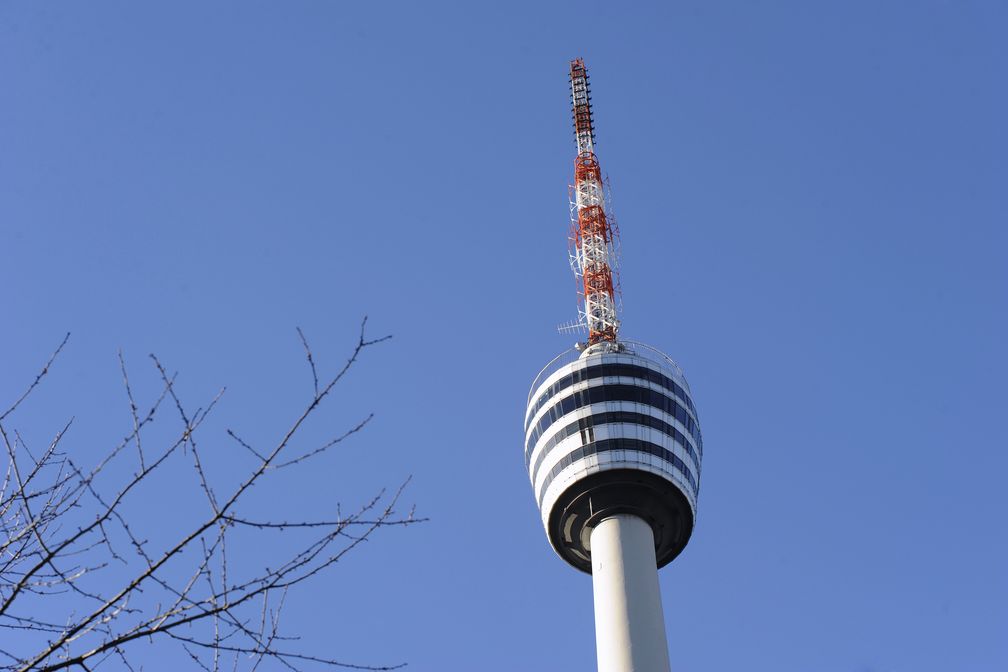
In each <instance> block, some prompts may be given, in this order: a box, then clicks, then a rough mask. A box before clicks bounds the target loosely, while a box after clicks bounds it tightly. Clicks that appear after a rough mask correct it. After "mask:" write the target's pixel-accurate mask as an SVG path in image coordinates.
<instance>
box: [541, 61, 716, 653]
mask: <svg viewBox="0 0 1008 672" xmlns="http://www.w3.org/2000/svg"><path fill="white" fill-rule="evenodd" d="M571 97H572V101H573V113H574V131H575V136H576V138H577V143H578V155H577V158H576V159H575V171H574V172H575V185H574V187H573V188H572V192H573V194H574V202H573V203H572V224H573V226H572V235H571V243H572V251H571V261H572V266H573V267H574V271H575V274H576V276H577V277H578V279H579V294H580V297H581V299H580V306H579V314H580V321H579V326H582V327H583V328H584V329H585V330H586V331H587V333H588V338H587V341H586V342H583V343H578V344H577V346H576V347H575V348H573V349H571V350H568V351H566V352H564V353H561V354H560V355H558V356H557V357H556V358H554V359H553V361H551V362H550V363H549V364H547V365H546V367H545V368H543V370H542V371H541V372H540V373H539V375H538V376H537V377H536V378H535V380H534V382H533V384H532V389H531V391H530V392H529V396H528V405H527V408H526V412H525V465H526V467H527V468H528V473H529V479H530V480H531V482H532V489H533V493H534V496H535V499H536V503H537V504H538V506H539V510H540V513H541V515H542V522H543V526H544V527H545V528H546V535H547V537H548V538H549V541H550V544H551V545H552V546H553V549H554V550H555V551H556V552H557V554H558V555H559V556H560V557H561V558H563V559H564V560H565V561H566V562H567V563H568V564H570V565H572V566H573V567H575V568H577V569H579V570H581V571H583V572H587V573H589V574H591V575H592V584H593V589H594V598H595V600H594V603H595V635H596V649H597V654H598V667H599V672H631V671H633V672H666V671H667V670H669V657H668V643H667V641H666V637H665V623H664V616H663V614H662V604H661V594H660V591H659V586H658V569H659V568H661V567H664V566H665V565H667V564H668V563H670V562H671V561H672V560H673V559H675V557H676V556H678V555H679V553H681V552H682V550H683V549H684V548H685V547H686V543H687V542H688V541H689V538H690V535H691V533H692V531H693V524H694V521H695V519H696V511H697V495H698V492H699V486H700V463H701V458H702V457H703V440H702V437H701V434H700V424H699V421H698V420H697V412H696V407H695V406H694V405H693V399H692V396H691V394H690V388H689V384H688V383H687V382H686V378H685V376H684V375H683V372H682V369H680V368H679V366H678V365H677V364H676V363H675V362H674V361H673V360H672V359H671V358H670V357H668V356H667V355H665V354H664V353H662V352H661V351H659V350H657V349H655V348H653V347H651V346H649V345H645V344H643V343H638V342H634V341H627V340H622V339H620V338H619V326H620V324H619V320H618V319H617V314H616V306H617V302H616V291H615V288H616V286H617V283H616V281H615V280H614V276H615V270H614V269H615V268H616V259H615V249H616V245H615V243H614V239H615V232H614V229H613V227H612V226H611V224H610V222H611V221H612V217H611V215H610V214H609V213H608V212H607V210H606V204H605V199H604V193H603V182H602V179H601V173H600V170H599V167H598V160H597V159H596V157H595V153H594V141H595V133H594V127H593V125H592V119H591V99H590V95H589V87H588V74H587V71H586V69H585V65H584V62H583V61H582V60H581V59H577V60H574V61H572V62H571Z"/></svg>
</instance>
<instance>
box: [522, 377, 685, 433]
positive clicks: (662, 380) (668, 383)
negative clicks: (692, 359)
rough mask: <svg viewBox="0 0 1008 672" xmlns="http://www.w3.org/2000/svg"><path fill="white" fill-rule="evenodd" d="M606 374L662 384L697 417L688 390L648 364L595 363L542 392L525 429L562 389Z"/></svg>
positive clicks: (528, 413) (527, 418)
mask: <svg viewBox="0 0 1008 672" xmlns="http://www.w3.org/2000/svg"><path fill="white" fill-rule="evenodd" d="M604 376H627V377H630V378H640V379H641V380H646V381H648V382H651V383H655V384H656V385H660V386H662V387H664V388H665V389H666V390H668V391H669V392H671V393H672V394H674V395H676V396H677V397H679V398H680V399H682V400H683V401H685V402H686V407H687V408H688V409H689V410H690V412H691V413H693V416H694V417H696V414H697V412H696V409H695V408H694V407H693V400H692V399H691V398H690V395H688V394H686V390H684V389H683V388H682V386H681V385H679V383H677V382H675V381H674V380H672V379H671V378H669V377H668V376H666V375H664V374H663V373H660V372H658V371H655V370H654V369H649V368H648V367H646V366H637V365H636V364H595V365H593V366H588V367H585V368H583V369H577V370H575V371H572V372H570V373H568V374H567V375H566V376H564V377H563V378H561V379H560V380H558V381H556V382H555V383H553V384H552V385H550V386H549V389H547V390H546V391H545V392H543V393H542V394H540V395H539V398H538V399H536V401H535V403H534V404H532V406H531V407H530V408H529V410H528V412H527V413H526V415H525V430H526V431H528V423H529V422H530V421H531V419H532V418H534V417H535V414H536V412H537V411H538V410H539V409H540V408H542V407H543V404H545V403H546V402H547V401H549V400H550V399H551V398H553V397H555V396H556V395H557V394H559V393H560V392H561V391H563V390H565V389H567V388H568V387H570V386H571V385H575V384H577V383H580V382H583V381H586V380H592V379H594V378H602V377H604Z"/></svg>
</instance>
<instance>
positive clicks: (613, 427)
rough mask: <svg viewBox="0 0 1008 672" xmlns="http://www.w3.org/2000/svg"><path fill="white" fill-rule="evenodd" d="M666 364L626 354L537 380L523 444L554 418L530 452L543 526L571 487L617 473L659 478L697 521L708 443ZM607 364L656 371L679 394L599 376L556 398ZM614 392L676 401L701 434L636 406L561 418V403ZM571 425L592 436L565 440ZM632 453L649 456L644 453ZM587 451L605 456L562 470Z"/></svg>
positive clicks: (599, 355) (579, 409)
mask: <svg viewBox="0 0 1008 672" xmlns="http://www.w3.org/2000/svg"><path fill="white" fill-rule="evenodd" d="M643 347H647V346H643ZM649 350H650V349H649ZM638 352H640V351H638ZM655 352H657V351H655ZM660 354H661V353H659V355H660ZM662 357H663V355H662V356H655V355H654V354H653V353H652V352H647V353H646V355H642V354H638V353H635V352H625V351H624V352H594V353H590V354H589V353H585V354H584V355H582V357H581V358H578V359H576V360H575V361H568V362H567V363H564V364H562V365H559V366H557V367H556V368H555V370H553V371H549V372H548V371H547V369H549V368H550V365H548V366H547V369H544V370H543V372H542V373H541V374H540V375H539V377H538V378H537V382H538V383H539V384H538V385H537V386H536V387H534V388H533V390H532V391H531V392H530V394H529V403H528V408H527V410H526V414H525V420H526V431H525V439H526V443H528V442H529V439H530V437H532V436H533V433H534V432H535V431H536V428H537V426H538V425H539V423H540V421H543V418H545V416H547V415H548V414H551V413H552V416H551V419H550V420H546V421H544V424H546V427H545V429H543V430H542V431H541V433H540V434H539V436H537V437H536V438H535V441H534V442H533V444H532V447H531V451H530V453H529V452H527V459H528V460H529V463H528V469H529V479H530V481H531V482H532V486H533V492H534V494H535V497H536V501H537V503H539V504H540V512H541V514H542V517H543V523H544V524H546V523H547V522H548V520H549V516H550V511H551V509H552V507H553V505H554V504H555V503H556V500H557V498H558V497H559V496H560V495H561V494H562V493H563V491H564V490H566V489H567V487H569V486H570V485H571V484H572V483H574V482H576V481H579V480H581V479H582V478H585V477H587V476H590V475H592V474H596V473H600V472H603V471H607V470H612V469H637V470H640V471H646V472H650V473H653V474H656V475H658V476H661V477H662V478H664V479H665V480H667V481H669V482H670V483H672V484H674V485H675V487H676V488H678V489H679V490H681V491H682V493H683V494H684V495H685V497H686V499H687V501H688V502H689V505H690V507H691V508H692V510H693V513H694V515H695V514H696V506H697V495H698V492H699V483H700V462H701V459H702V450H703V442H702V440H697V439H700V438H701V437H700V429H699V427H700V425H699V422H698V419H697V417H696V413H695V410H694V407H693V402H692V399H691V398H689V397H690V393H689V385H688V384H687V383H686V379H685V377H684V376H683V374H682V371H681V369H679V367H678V366H677V365H676V364H675V363H674V362H672V361H671V360H668V362H664V361H662ZM558 359H560V358H558ZM554 361H556V360H554ZM551 364H552V363H551ZM603 364H627V365H632V366H636V367H643V368H645V369H648V370H651V371H655V372H657V373H660V374H662V375H663V376H666V377H667V378H668V379H671V380H672V381H675V382H676V383H677V385H678V387H679V390H678V391H679V393H674V392H673V391H672V390H670V389H669V387H667V386H665V385H664V384H662V383H657V382H655V381H653V380H647V379H644V378H642V377H639V376H638V375H616V376H606V375H601V376H598V377H593V378H590V379H588V380H578V381H577V382H573V383H571V384H568V385H566V386H565V387H561V388H560V389H559V390H558V391H556V392H555V393H551V390H552V389H554V385H555V384H557V385H562V384H563V382H564V381H568V380H573V379H576V376H574V377H572V378H571V379H568V378H567V377H568V376H569V375H571V374H575V372H578V371H581V370H584V369H588V368H589V367H596V366H598V365H603ZM543 374H546V375H543ZM579 375H583V374H579ZM666 382H667V381H666ZM613 385H621V386H630V387H633V388H640V389H642V390H650V391H652V392H653V393H658V394H660V395H662V396H663V397H668V398H670V399H672V400H673V401H674V402H675V403H676V405H677V406H682V407H683V410H684V414H685V416H686V417H687V418H688V421H689V422H692V423H693V425H694V427H695V428H696V437H694V436H693V434H692V433H691V432H690V431H689V428H688V427H687V426H686V424H685V423H684V422H682V421H681V419H680V418H677V417H676V416H675V415H674V414H671V413H669V412H667V411H666V410H664V409H662V408H657V407H655V406H652V405H650V404H648V403H641V402H638V401H626V400H617V401H602V402H593V403H586V404H583V405H580V406H578V405H577V403H574V404H573V406H574V407H573V408H571V409H570V410H569V411H568V412H566V413H563V412H560V411H557V410H555V409H556V408H558V404H560V402H562V400H564V399H567V398H569V397H572V396H575V395H577V393H578V392H582V391H584V390H589V389H593V388H599V387H606V386H613ZM571 403H572V402H567V403H566V404H564V405H566V406H568V407H569V406H570V405H571ZM666 403H667V402H666ZM533 409H534V412H533ZM638 415H639V416H641V417H642V418H643V419H642V421H641V422H631V421H626V420H619V421H608V420H607V421H605V422H601V423H598V422H597V421H598V420H599V419H606V418H613V417H616V418H625V417H628V416H629V417H637V416H638ZM652 419H653V420H652ZM645 421H646V423H647V424H645ZM572 423H577V424H578V425H579V427H580V426H581V425H582V424H584V425H585V426H586V429H581V430H579V431H576V432H574V433H571V434H570V435H569V436H559V435H560V434H561V432H564V431H565V430H566V428H567V427H568V426H569V425H571V424H572ZM651 425H654V426H651ZM657 427H661V428H665V429H659V428H657ZM587 428H590V429H587ZM669 428H674V429H669ZM676 432H677V434H676ZM550 444H552V445H550ZM547 446H548V449H547ZM611 446H619V447H616V448H613V447H611ZM627 446H648V447H649V448H647V449H643V450H640V449H636V448H628V447H627ZM687 446H688V448H687ZM582 447H585V449H584V451H581V452H578V451H579V449H581V448H582ZM544 450H545V452H544ZM586 451H599V452H595V453H594V454H588V455H583V456H581V457H579V458H576V459H575V458H573V457H572V458H570V459H568V462H569V464H567V465H566V466H559V465H561V463H562V462H563V461H564V460H565V458H568V456H571V455H572V453H575V454H578V455H580V454H581V453H582V452H586ZM664 451H667V453H666V452H664ZM655 453H659V454H655ZM667 458H668V459H667ZM676 462H678V464H676ZM691 480H692V481H693V482H692V483H691V482H690V481H691Z"/></svg>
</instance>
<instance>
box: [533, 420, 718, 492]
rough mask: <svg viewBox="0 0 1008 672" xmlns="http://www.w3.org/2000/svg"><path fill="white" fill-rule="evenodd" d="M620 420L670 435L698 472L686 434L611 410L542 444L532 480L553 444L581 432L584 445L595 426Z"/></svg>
mask: <svg viewBox="0 0 1008 672" xmlns="http://www.w3.org/2000/svg"><path fill="white" fill-rule="evenodd" d="M620 422H623V423H630V424H634V425H644V426H646V427H651V428H653V429H656V430H658V431H659V432H661V433H662V434H664V435H665V436H668V437H670V438H671V439H672V440H673V441H675V442H676V443H677V444H679V445H680V446H682V447H683V448H685V449H686V452H687V453H689V455H690V457H691V458H692V459H693V466H694V467H695V470H696V473H697V474H699V473H700V458H699V457H697V454H696V453H695V452H693V447H692V446H691V445H690V444H689V441H687V440H686V436H685V435H683V433H682V432H680V431H679V430H678V429H676V428H675V427H673V426H672V425H670V424H668V423H667V422H665V421H664V420H660V419H658V418H656V417H654V416H651V415H645V414H643V413H632V412H630V411H613V412H611V413H596V414H595V415H589V416H588V417H587V418H581V419H580V420H575V421H574V422H572V423H570V424H569V425H567V426H566V427H564V428H563V429H561V430H560V431H559V432H558V433H557V434H556V435H554V436H553V437H552V438H551V439H550V440H549V441H547V442H546V443H545V444H543V447H542V450H541V451H539V455H538V456H537V457H536V461H535V466H534V467H533V468H532V482H533V483H535V479H536V475H537V473H538V472H539V467H540V466H541V465H542V463H543V460H545V459H546V455H547V454H549V452H550V450H551V449H552V448H553V446H555V445H556V444H558V443H560V442H561V441H563V440H564V439H566V438H567V437H568V436H572V435H574V434H577V433H579V432H580V434H581V443H582V445H586V444H588V443H591V442H592V441H594V440H595V427H598V426H599V425H607V424H613V423H620ZM526 454H528V453H526ZM525 466H526V467H528V466H529V460H528V459H526V460H525Z"/></svg>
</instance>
